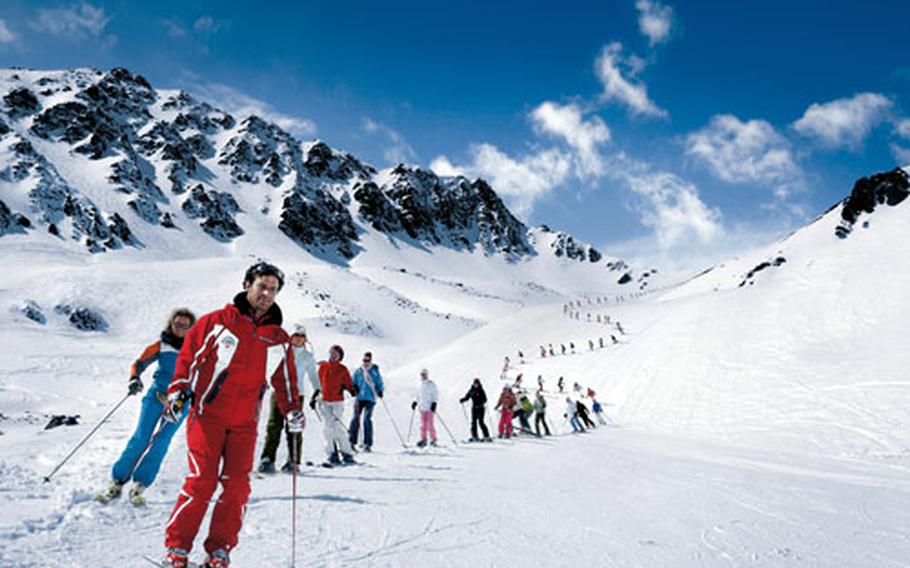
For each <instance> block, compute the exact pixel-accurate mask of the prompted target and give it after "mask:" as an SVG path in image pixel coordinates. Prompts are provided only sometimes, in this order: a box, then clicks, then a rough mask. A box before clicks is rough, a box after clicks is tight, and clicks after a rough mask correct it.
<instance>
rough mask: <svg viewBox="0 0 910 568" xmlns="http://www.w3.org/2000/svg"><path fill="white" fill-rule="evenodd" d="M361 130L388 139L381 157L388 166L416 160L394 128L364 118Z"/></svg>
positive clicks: (411, 150)
mask: <svg viewBox="0 0 910 568" xmlns="http://www.w3.org/2000/svg"><path fill="white" fill-rule="evenodd" d="M363 130H364V132H366V133H367V134H380V135H382V136H385V137H386V138H387V139H388V144H385V145H384V149H383V151H382V157H383V158H384V159H385V161H386V162H388V163H389V164H393V165H398V164H407V163H410V162H414V161H416V160H417V153H416V152H415V151H414V149H413V148H411V145H410V144H408V143H407V141H406V140H405V139H404V136H402V135H401V133H400V132H398V131H397V130H395V129H394V128H392V127H390V126H387V125H385V124H383V123H381V122H376V121H375V120H373V119H371V118H365V119H364V120H363ZM437 173H438V172H437Z"/></svg>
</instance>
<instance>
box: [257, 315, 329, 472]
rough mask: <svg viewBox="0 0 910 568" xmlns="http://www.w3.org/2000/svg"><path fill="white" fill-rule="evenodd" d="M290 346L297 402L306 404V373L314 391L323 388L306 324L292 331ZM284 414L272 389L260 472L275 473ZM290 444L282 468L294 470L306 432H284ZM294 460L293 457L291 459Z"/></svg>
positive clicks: (298, 463) (301, 451) (284, 470)
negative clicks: (293, 364)
mask: <svg viewBox="0 0 910 568" xmlns="http://www.w3.org/2000/svg"><path fill="white" fill-rule="evenodd" d="M291 346H292V347H293V350H294V363H295V366H296V375H295V376H296V377H297V393H298V395H299V398H298V403H299V404H300V406H301V408H303V398H304V395H303V391H304V389H303V384H304V382H303V378H304V375H307V376H308V377H309V380H310V385H311V387H312V390H313V393H314V394H315V393H317V392H319V390H320V385H319V376H318V375H317V373H316V357H315V355H314V354H313V344H312V343H309V342H308V341H307V335H306V326H304V325H303V324H297V325H296V326H294V333H292V334H291ZM284 423H285V416H284V414H282V413H281V408H280V407H279V406H278V400H277V398H276V395H275V393H272V402H271V409H270V410H269V422H268V425H267V426H266V428H265V443H264V444H263V446H262V455H261V456H260V457H259V468H258V470H257V471H259V473H275V456H276V454H277V453H278V445H279V444H280V443H281V431H282V430H284V429H285V428H284ZM285 434H286V439H287V445H288V459H287V461H286V462H285V463H284V465H283V466H281V471H283V472H285V473H291V472H293V471H294V464H296V465H298V466H299V465H300V456H301V454H302V453H303V436H301V435H300V434H292V433H291V432H285ZM292 460H293V461H292Z"/></svg>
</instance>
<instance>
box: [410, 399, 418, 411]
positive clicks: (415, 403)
mask: <svg viewBox="0 0 910 568" xmlns="http://www.w3.org/2000/svg"><path fill="white" fill-rule="evenodd" d="M411 410H417V401H416V400H415V401H414V402H412V403H411Z"/></svg>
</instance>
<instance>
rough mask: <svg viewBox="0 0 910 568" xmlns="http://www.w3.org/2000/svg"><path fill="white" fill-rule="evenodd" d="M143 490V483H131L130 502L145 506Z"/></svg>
mask: <svg viewBox="0 0 910 568" xmlns="http://www.w3.org/2000/svg"><path fill="white" fill-rule="evenodd" d="M143 491H145V485H142V484H141V483H139V482H136V483H133V486H132V487H130V503H132V504H133V505H135V506H137V507H145V497H143V496H142V492H143Z"/></svg>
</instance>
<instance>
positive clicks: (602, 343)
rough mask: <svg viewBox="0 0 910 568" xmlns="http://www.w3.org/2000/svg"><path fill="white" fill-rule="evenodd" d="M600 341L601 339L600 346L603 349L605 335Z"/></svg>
mask: <svg viewBox="0 0 910 568" xmlns="http://www.w3.org/2000/svg"><path fill="white" fill-rule="evenodd" d="M599 341H600V348H601V349H603V348H604V338H603V337H601V338H599Z"/></svg>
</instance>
